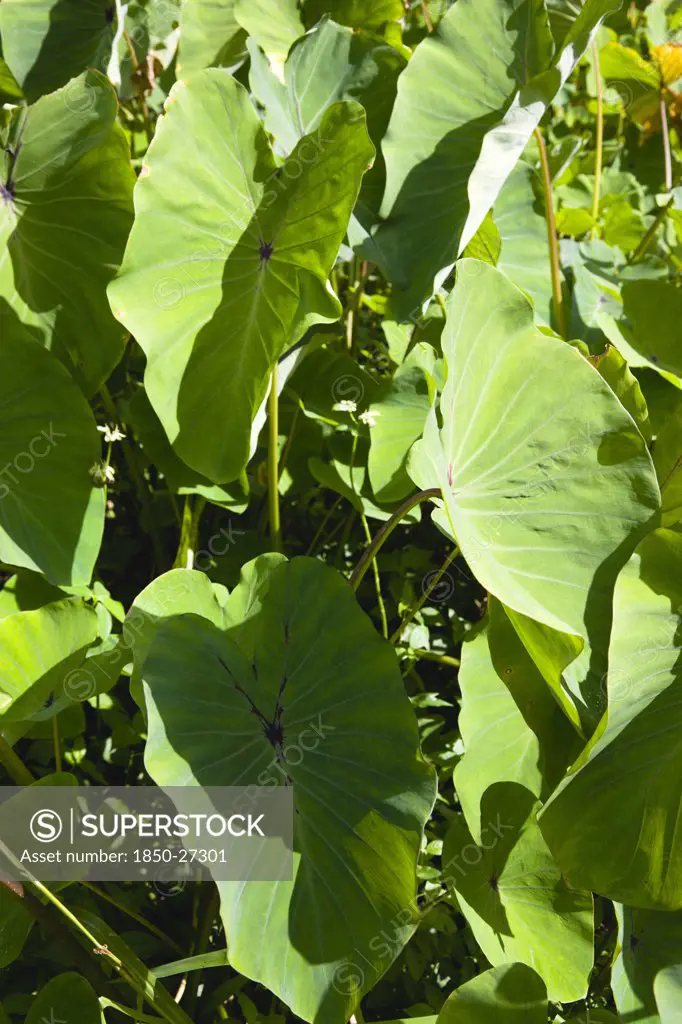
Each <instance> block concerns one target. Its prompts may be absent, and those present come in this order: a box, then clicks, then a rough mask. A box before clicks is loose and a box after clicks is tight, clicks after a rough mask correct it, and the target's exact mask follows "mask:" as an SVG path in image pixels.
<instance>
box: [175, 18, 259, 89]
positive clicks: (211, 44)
mask: <svg viewBox="0 0 682 1024" xmlns="http://www.w3.org/2000/svg"><path fill="white" fill-rule="evenodd" d="M236 5H237V0H185V2H184V3H183V4H182V7H181V8H180V45H179V52H178V63H177V72H178V74H183V75H189V74H192V72H194V71H200V70H201V69H202V68H208V67H212V66H213V65H226V66H230V65H231V64H236V63H237V61H238V60H240V58H242V57H243V56H244V54H245V53H246V49H245V45H244V44H245V43H246V32H245V31H244V29H243V28H242V27H241V25H240V24H239V22H238V21H237V19H236V17H235V7H236Z"/></svg>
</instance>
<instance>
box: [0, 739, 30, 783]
mask: <svg viewBox="0 0 682 1024" xmlns="http://www.w3.org/2000/svg"><path fill="white" fill-rule="evenodd" d="M0 763H1V764H3V765H4V767H5V770H6V771H7V774H8V775H9V777H10V778H11V779H13V781H14V782H16V784H17V785H18V786H30V785H31V784H32V783H33V782H35V781H36V780H35V778H34V777H33V775H32V774H31V772H30V771H29V770H28V768H27V767H26V765H25V764H24V762H23V761H22V760H21V758H20V757H19V755H18V754H16V753H15V752H14V750H13V749H12V747H10V745H9V743H8V742H7V740H6V739H5V737H4V736H3V735H2V734H0Z"/></svg>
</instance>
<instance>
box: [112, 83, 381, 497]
mask: <svg viewBox="0 0 682 1024" xmlns="http://www.w3.org/2000/svg"><path fill="white" fill-rule="evenodd" d="M193 140H196V145H195V144H194V142H193ZM199 142H200V144H199ZM373 152H374V150H373V147H372V144H371V142H370V141H369V138H368V136H367V130H366V128H365V117H364V112H363V110H362V108H361V107H360V105H359V104H356V103H339V104H336V105H335V106H333V107H331V108H330V109H329V110H328V111H327V113H326V114H325V116H324V118H323V120H322V122H321V124H320V126H319V129H318V130H317V132H316V133H315V134H314V135H313V136H308V137H306V138H305V139H303V140H302V141H301V142H300V143H299V145H298V146H297V147H296V149H295V150H294V152H293V153H292V154H291V156H290V157H289V159H288V160H287V162H286V163H285V164H284V165H283V166H282V167H280V168H276V166H275V161H274V157H273V156H272V153H271V151H270V148H269V144H268V142H267V137H266V135H265V131H264V130H263V127H262V125H261V123H260V121H259V119H258V115H257V114H256V112H255V110H254V108H253V105H252V103H251V100H250V98H249V94H248V93H247V91H246V90H245V89H244V88H243V87H242V86H241V85H239V84H238V83H237V82H236V81H235V80H234V79H233V78H232V77H231V76H230V75H229V74H228V73H227V72H224V71H220V70H217V69H209V70H207V71H203V72H199V73H197V74H196V75H195V76H194V77H193V78H191V79H190V80H189V81H188V82H187V83H183V82H179V83H177V84H176V86H175V87H174V89H173V91H172V93H171V96H170V99H169V110H168V113H167V114H166V116H165V117H164V118H163V120H162V121H161V123H160V124H159V126H158V128H157V131H156V135H155V137H154V140H153V142H152V144H151V146H150V148H149V153H148V157H147V163H146V168H145V170H144V171H143V174H142V176H141V180H140V181H139V182H138V184H137V186H136V190H135V203H136V219H135V225H134V227H133V231H132V234H131V236H130V240H129V243H128V248H127V250H126V256H125V260H124V264H123V267H122V269H121V273H120V276H119V278H118V279H117V280H116V281H114V282H112V284H111V286H110V289H109V294H110V299H111V301H112V304H113V309H114V310H115V311H116V312H117V315H118V316H119V317H120V318H121V320H122V321H123V322H124V323H125V324H126V325H127V326H128V327H129V328H130V330H131V331H132V333H133V334H134V335H135V337H136V338H137V340H138V341H139V343H140V345H141V346H142V348H143V349H144V351H145V353H146V355H147V372H146V377H145V384H146V388H147V393H148V395H149V398H150V401H151V403H152V405H153V406H154V409H155V411H156V413H157V415H158V417H159V419H160V420H161V423H162V424H163V427H164V429H165V431H166V433H167V435H168V437H169V440H170V441H171V443H172V444H173V446H174V448H175V450H176V451H177V453H178V455H179V456H180V457H181V458H182V459H183V460H184V461H185V462H186V463H187V464H188V465H190V466H192V468H193V469H195V470H197V471H198V472H200V473H203V474H204V475H205V476H207V477H208V478H209V479H211V480H213V481H214V482H215V483H223V482H225V481H229V480H234V479H236V478H237V477H238V476H239V475H240V474H241V472H242V470H243V469H244V467H245V465H246V463H247V461H248V458H249V455H250V451H251V439H250V435H251V425H252V422H253V419H254V417H255V415H256V413H257V411H258V409H259V407H260V405H261V403H262V401H263V399H264V398H265V396H266V393H267V389H268V384H269V380H270V376H271V373H272V370H273V367H274V366H275V365H276V363H277V360H278V359H279V358H280V357H281V356H282V355H283V354H284V352H285V351H286V350H287V349H289V348H291V347H292V346H293V345H295V343H296V342H297V341H298V340H299V339H300V338H301V337H302V335H303V333H304V332H305V330H306V329H307V328H308V327H310V326H311V325H312V324H314V323H320V322H323V323H330V322H332V321H334V320H336V319H338V317H339V316H340V312H341V307H340V304H339V302H338V300H337V298H336V296H335V295H334V294H333V292H332V291H331V289H330V287H329V285H328V282H327V276H328V274H329V271H330V270H331V267H332V264H333V262H334V259H335V258H336V255H337V253H338V249H339V246H340V244H341V242H342V240H343V236H344V234H345V232H346V228H347V225H348V221H349V218H350V214H351V211H352V209H353V205H354V203H355V200H356V198H357V194H358V190H359V188H360V183H361V180H362V175H363V173H364V171H365V170H366V169H367V166H368V165H369V163H370V161H371V159H372V155H373ZM188 210H191V216H189V214H188ZM151 226H153V230H150V227H151ZM169 235H172V237H173V253H174V255H173V257H172V258H169V249H168V237H169ZM150 297H151V298H152V300H153V301H150Z"/></svg>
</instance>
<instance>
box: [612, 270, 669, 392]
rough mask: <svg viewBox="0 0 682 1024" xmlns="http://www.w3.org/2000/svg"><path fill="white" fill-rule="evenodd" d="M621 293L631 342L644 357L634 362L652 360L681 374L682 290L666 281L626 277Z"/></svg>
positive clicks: (639, 363) (637, 363)
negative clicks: (642, 359)
mask: <svg viewBox="0 0 682 1024" xmlns="http://www.w3.org/2000/svg"><path fill="white" fill-rule="evenodd" d="M622 294H623V313H624V315H625V317H626V318H627V320H628V321H629V322H630V326H631V329H632V334H631V344H632V345H633V347H634V348H635V349H636V350H637V352H638V353H640V355H641V356H643V357H644V360H645V363H642V362H633V363H632V365H635V366H637V365H640V366H641V365H648V363H650V362H651V363H653V364H654V365H655V366H656V367H659V368H660V369H661V370H667V371H668V373H674V374H675V375H676V376H677V377H682V344H681V337H682V335H681V328H680V324H681V323H682V291H681V290H680V289H679V288H677V287H676V286H675V285H673V284H669V283H668V282H667V281H646V280H642V281H626V283H625V284H624V285H623V292H622ZM652 310H655V311H656V315H655V317H653V316H652ZM623 354H624V355H626V356H627V355H628V353H623Z"/></svg>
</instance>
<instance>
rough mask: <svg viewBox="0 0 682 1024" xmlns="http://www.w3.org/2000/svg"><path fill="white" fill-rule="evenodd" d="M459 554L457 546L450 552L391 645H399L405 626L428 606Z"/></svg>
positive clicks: (409, 610)
mask: <svg viewBox="0 0 682 1024" xmlns="http://www.w3.org/2000/svg"><path fill="white" fill-rule="evenodd" d="M458 554H459V548H458V547H457V545H456V544H455V546H454V548H453V549H452V551H451V552H450V554H449V555H448V557H447V558H446V559H445V561H444V562H443V564H442V565H441V567H440V569H439V570H438V572H436V573H434V575H433V578H432V579H431V580H430V582H429V585H428V586H427V587H424V588H423V589H422V595H421V597H420V598H419V600H418V601H415V603H414V604H413V605H412V607H411V608H409V609H408V611H407V613H406V615H405V616H404V617H403V620H402V622H401V623H400V625H399V626H398V628H397V629H396V631H395V633H393V635H392V637H391V643H392V644H395V643H397V641H398V640H399V639H400V637H401V636H402V634H403V630H404V629H405V626H407V625H408V623H410V622H411V621H412V619H413V618H414V617H415V615H417V614H418V613H419V612H420V611H421V609H422V608H423V607H424V605H425V604H426V602H427V601H428V599H429V598H430V597H431V594H432V593H433V591H434V590H435V588H436V587H437V586H438V584H439V583H440V581H441V580H442V578H443V576H444V575H445V573H446V572H447V569H448V566H450V565H451V564H452V563H453V562H454V560H455V559H456V558H457V555H458Z"/></svg>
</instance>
